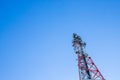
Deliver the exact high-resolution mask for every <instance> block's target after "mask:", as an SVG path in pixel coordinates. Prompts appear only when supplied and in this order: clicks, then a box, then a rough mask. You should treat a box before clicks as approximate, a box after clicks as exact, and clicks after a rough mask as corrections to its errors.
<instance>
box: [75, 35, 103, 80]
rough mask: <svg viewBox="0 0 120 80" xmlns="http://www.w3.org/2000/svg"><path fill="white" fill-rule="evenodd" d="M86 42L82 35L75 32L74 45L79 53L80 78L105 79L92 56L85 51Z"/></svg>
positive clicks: (81, 79)
mask: <svg viewBox="0 0 120 80" xmlns="http://www.w3.org/2000/svg"><path fill="white" fill-rule="evenodd" d="M85 46H86V43H85V42H83V41H82V39H81V38H80V36H78V35H77V34H73V47H74V51H75V53H76V54H77V57H78V58H77V60H78V72H79V80H105V79H104V77H103V76H102V74H101V73H100V71H99V70H98V68H97V67H96V65H95V64H94V62H93V61H92V59H91V57H89V56H88V54H87V53H86V52H85Z"/></svg>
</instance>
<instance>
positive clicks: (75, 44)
mask: <svg viewBox="0 0 120 80" xmlns="http://www.w3.org/2000/svg"><path fill="white" fill-rule="evenodd" d="M72 43H73V45H72V46H73V47H75V48H76V49H77V50H76V51H78V50H80V49H83V48H85V46H86V43H85V42H83V41H82V38H81V37H80V36H78V35H77V34H76V33H73V42H72Z"/></svg>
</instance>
